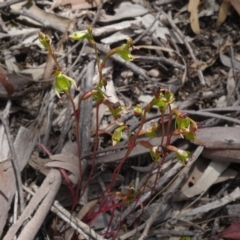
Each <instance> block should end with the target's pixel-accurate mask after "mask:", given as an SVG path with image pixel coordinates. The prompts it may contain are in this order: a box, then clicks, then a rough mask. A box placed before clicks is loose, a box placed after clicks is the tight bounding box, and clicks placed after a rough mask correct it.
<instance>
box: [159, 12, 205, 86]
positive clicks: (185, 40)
mask: <svg viewBox="0 0 240 240" xmlns="http://www.w3.org/2000/svg"><path fill="white" fill-rule="evenodd" d="M162 13H163V14H164V16H165V17H166V18H167V20H168V22H169V24H170V25H171V27H172V28H173V29H174V30H175V31H176V33H177V34H178V35H179V37H180V38H181V39H182V40H183V42H184V44H185V46H186V48H187V49H188V51H189V53H190V55H191V58H192V60H193V61H194V63H198V61H197V59H196V57H195V55H194V52H193V49H192V47H191V46H190V44H189V42H188V41H187V39H186V37H185V36H184V35H183V33H182V32H181V30H180V29H179V28H178V27H177V26H176V24H175V23H174V22H173V21H172V19H171V18H170V17H169V16H168V15H167V14H166V13H165V12H162ZM197 73H198V78H199V81H200V83H201V84H202V85H206V83H205V80H204V77H203V73H202V71H201V70H200V69H198V70H197Z"/></svg>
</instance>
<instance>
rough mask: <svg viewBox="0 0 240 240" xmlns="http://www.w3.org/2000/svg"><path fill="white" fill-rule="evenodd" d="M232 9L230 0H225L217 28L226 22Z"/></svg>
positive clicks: (221, 6)
mask: <svg viewBox="0 0 240 240" xmlns="http://www.w3.org/2000/svg"><path fill="white" fill-rule="evenodd" d="M230 8H231V3H230V2H229V0H223V2H222V4H221V5H220V7H219V12H218V18H217V27H219V26H220V25H221V24H222V23H223V22H224V21H225V20H226V18H227V15H228V12H229V11H230Z"/></svg>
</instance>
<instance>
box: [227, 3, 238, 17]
mask: <svg viewBox="0 0 240 240" xmlns="http://www.w3.org/2000/svg"><path fill="white" fill-rule="evenodd" d="M229 1H230V3H231V4H232V6H233V7H234V8H235V10H236V11H237V12H238V14H239V15H240V0H229Z"/></svg>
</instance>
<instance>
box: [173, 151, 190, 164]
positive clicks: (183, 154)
mask: <svg viewBox="0 0 240 240" xmlns="http://www.w3.org/2000/svg"><path fill="white" fill-rule="evenodd" d="M189 156H190V152H188V151H185V150H182V149H178V150H177V151H176V157H177V159H178V160H179V161H180V162H181V163H182V164H183V165H186V163H187V159H188V158H189Z"/></svg>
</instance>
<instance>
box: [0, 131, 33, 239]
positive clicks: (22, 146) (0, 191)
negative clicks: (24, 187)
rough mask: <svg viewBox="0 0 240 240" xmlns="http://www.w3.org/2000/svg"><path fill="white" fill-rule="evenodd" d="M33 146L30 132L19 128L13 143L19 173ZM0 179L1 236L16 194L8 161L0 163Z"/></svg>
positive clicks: (11, 169) (13, 176)
mask: <svg viewBox="0 0 240 240" xmlns="http://www.w3.org/2000/svg"><path fill="white" fill-rule="evenodd" d="M35 144H36V138H34V139H31V133H30V131H29V130H28V129H26V128H24V127H21V128H20V130H19V132H18V135H17V138H16V140H15V142H14V147H15V150H16V152H17V153H18V156H17V157H18V164H19V168H20V170H21V171H22V170H23V168H24V167H25V166H26V164H27V162H28V160H29V157H30V155H31V153H32V151H33V148H34V146H35ZM0 179H1V181H0V206H1V214H0V236H1V235H2V231H3V228H4V226H5V223H6V219H7V214H8V211H9V210H10V207H11V203H12V199H13V196H14V194H15V193H16V184H15V175H14V172H13V168H12V164H11V162H10V161H9V160H7V161H3V162H1V163H0ZM12 239H13V238H12Z"/></svg>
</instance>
